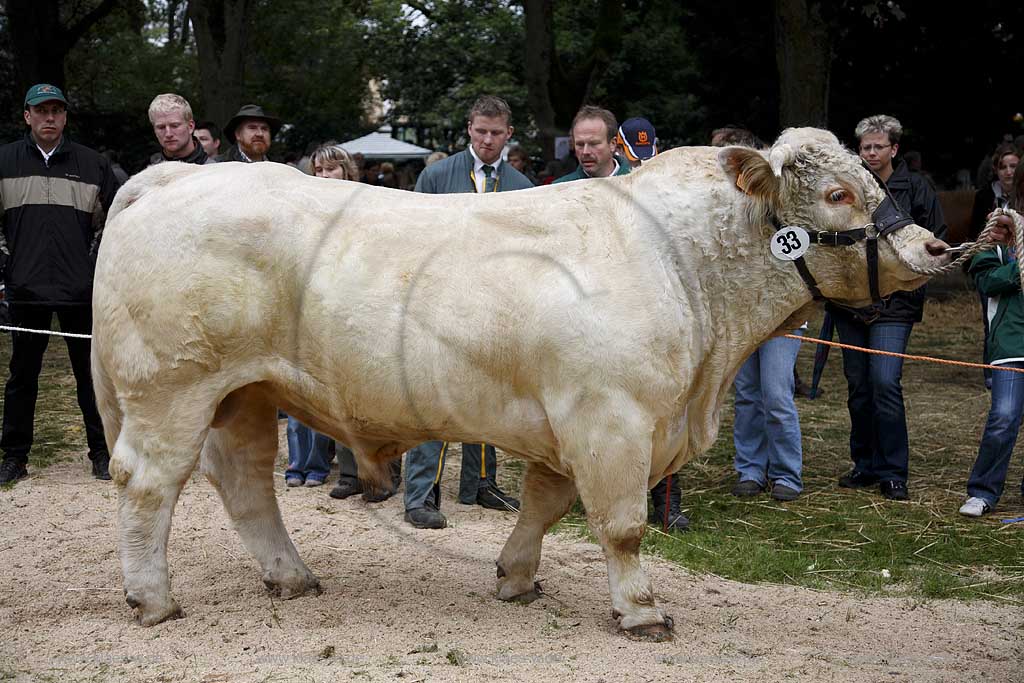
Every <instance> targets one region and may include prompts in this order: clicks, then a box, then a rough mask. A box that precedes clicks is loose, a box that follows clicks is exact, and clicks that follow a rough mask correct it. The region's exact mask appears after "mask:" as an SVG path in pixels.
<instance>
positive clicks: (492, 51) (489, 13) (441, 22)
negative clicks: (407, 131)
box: [370, 0, 529, 148]
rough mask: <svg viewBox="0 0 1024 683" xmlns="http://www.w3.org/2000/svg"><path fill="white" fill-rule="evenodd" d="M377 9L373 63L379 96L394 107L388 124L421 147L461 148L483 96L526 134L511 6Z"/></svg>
mask: <svg viewBox="0 0 1024 683" xmlns="http://www.w3.org/2000/svg"><path fill="white" fill-rule="evenodd" d="M417 5H419V6H422V7H421V9H417V10H411V9H408V8H403V6H402V4H401V3H397V2H380V3H378V4H377V7H378V9H379V11H380V13H381V16H382V20H381V21H380V22H379V23H378V24H377V25H376V26H374V30H373V31H372V33H371V36H370V38H371V43H372V44H373V45H374V47H375V50H374V60H375V64H376V66H377V67H378V70H379V72H380V73H381V75H382V76H383V78H384V82H385V87H384V95H385V97H387V98H388V99H390V100H392V101H393V102H394V109H393V110H392V111H391V115H390V119H391V121H392V122H393V123H395V124H399V125H408V126H410V127H413V128H416V129H418V130H419V131H420V136H421V144H426V145H427V146H434V147H438V148H451V147H453V146H462V145H463V144H464V140H462V138H463V137H464V133H465V120H466V112H467V111H468V109H469V108H470V106H471V105H472V104H473V101H474V100H476V98H477V97H479V96H480V95H483V94H492V95H498V96H499V97H503V98H505V99H506V100H507V101H508V103H509V105H510V106H511V107H512V111H513V119H514V120H513V125H515V126H516V127H517V128H519V129H520V130H524V129H525V128H527V127H528V121H529V119H528V114H527V106H526V88H525V86H524V85H523V53H524V49H525V48H524V39H525V28H524V25H523V21H522V9H521V8H520V7H519V6H518V3H514V2H510V1H507V0H502V1H500V2H493V1H489V0H452V1H450V2H426V3H417Z"/></svg>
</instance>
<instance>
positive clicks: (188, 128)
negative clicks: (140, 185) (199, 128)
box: [149, 93, 216, 166]
mask: <svg viewBox="0 0 1024 683" xmlns="http://www.w3.org/2000/svg"><path fill="white" fill-rule="evenodd" d="M149 122H150V123H151V124H153V134H154V135H156V141H157V142H158V143H160V151H159V152H157V153H156V154H154V155H153V156H151V157H150V158H149V163H150V165H151V166H152V165H153V164H159V163H161V162H164V161H183V162H185V163H186V164H212V163H216V162H215V161H213V160H212V159H210V156H209V155H208V154H207V153H206V149H205V148H204V147H203V145H202V144H200V142H199V139H198V138H197V137H196V135H195V130H196V122H195V120H193V118H192V106H191V105H190V104H189V103H188V100H186V99H185V98H184V97H182V96H181V95H175V94H174V93H164V94H162V95H157V96H156V97H154V98H153V101H152V102H150V103H149Z"/></svg>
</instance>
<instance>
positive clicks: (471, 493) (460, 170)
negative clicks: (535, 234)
mask: <svg viewBox="0 0 1024 683" xmlns="http://www.w3.org/2000/svg"><path fill="white" fill-rule="evenodd" d="M511 123H512V110H511V109H510V108H509V106H508V104H507V103H506V102H505V100H503V99H501V98H500V97H493V96H490V95H484V96H483V97H480V98H479V99H478V100H477V101H476V103H475V104H474V105H473V107H472V109H470V110H469V116H468V125H467V132H468V133H469V140H470V145H469V147H467V148H466V149H464V150H463V151H461V152H459V153H458V154H455V155H452V156H450V157H448V158H447V159H443V160H441V161H438V162H437V163H434V164H431V165H430V166H428V167H427V168H425V169H424V170H423V173H421V174H420V177H419V178H418V179H417V181H416V191H417V192H427V193H430V194H453V193H460V192H474V193H477V194H482V193H484V192H509V191H511V190H525V189H527V188H531V187H533V184H532V183H531V182H530V181H529V180H528V179H527V178H526V176H524V175H523V174H522V173H520V172H519V171H517V170H516V169H514V168H512V166H511V165H510V164H508V163H506V162H503V161H502V158H501V153H502V151H503V150H504V149H505V143H506V142H507V141H508V139H509V138H510V137H511V136H512V131H513V128H512V125H511ZM447 450H448V444H447V443H442V442H441V441H428V442H426V443H424V444H420V445H419V446H417V447H416V448H414V449H412V450H411V451H409V452H408V453H407V454H406V456H405V521H406V522H408V523H409V524H411V525H413V526H414V527H416V528H419V529H443V528H444V527H445V526H446V525H447V523H448V522H447V520H446V519H445V516H444V515H443V514H441V511H440V509H439V508H440V506H441V495H440V489H439V483H440V481H441V474H442V473H443V472H444V455H445V453H446V452H447ZM496 468H497V457H496V455H495V451H494V446H491V445H488V444H478V443H472V444H471V443H464V444H462V476H461V477H460V479H459V502H460V503H463V504H465V505H474V504H475V505H481V506H483V507H485V508H490V509H493V510H518V509H519V501H518V500H516V499H515V498H512V497H511V496H509V495H508V494H506V493H504V492H503V491H502V490H501V489H499V488H498V484H497V480H496V479H495V469H496Z"/></svg>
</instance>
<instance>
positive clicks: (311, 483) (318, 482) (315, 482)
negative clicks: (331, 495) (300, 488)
mask: <svg viewBox="0 0 1024 683" xmlns="http://www.w3.org/2000/svg"><path fill="white" fill-rule="evenodd" d="M305 485H306V486H309V487H311V488H312V487H313V486H323V485H324V480H323V479H307V480H306V484H305Z"/></svg>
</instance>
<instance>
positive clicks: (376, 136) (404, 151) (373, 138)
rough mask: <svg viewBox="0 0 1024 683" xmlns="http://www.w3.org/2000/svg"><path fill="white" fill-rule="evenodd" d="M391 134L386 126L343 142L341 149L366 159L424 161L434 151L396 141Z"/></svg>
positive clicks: (389, 128)
mask: <svg viewBox="0 0 1024 683" xmlns="http://www.w3.org/2000/svg"><path fill="white" fill-rule="evenodd" d="M390 132H391V127H390V126H384V127H382V128H380V129H379V130H378V131H377V132H375V133H370V134H369V135H364V136H363V137H361V138H356V139H355V140H349V141H348V142H343V143H341V147H342V149H344V150H345V151H346V152H348V153H349V154H362V155H363V157H364V158H366V159H396V160H399V159H422V158H423V157H425V156H427V155H428V154H430V152H431V151H432V150H429V149H426V148H425V147H419V146H417V145H414V144H412V143H409V142H403V141H401V140H396V139H395V138H393V137H391V135H390Z"/></svg>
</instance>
